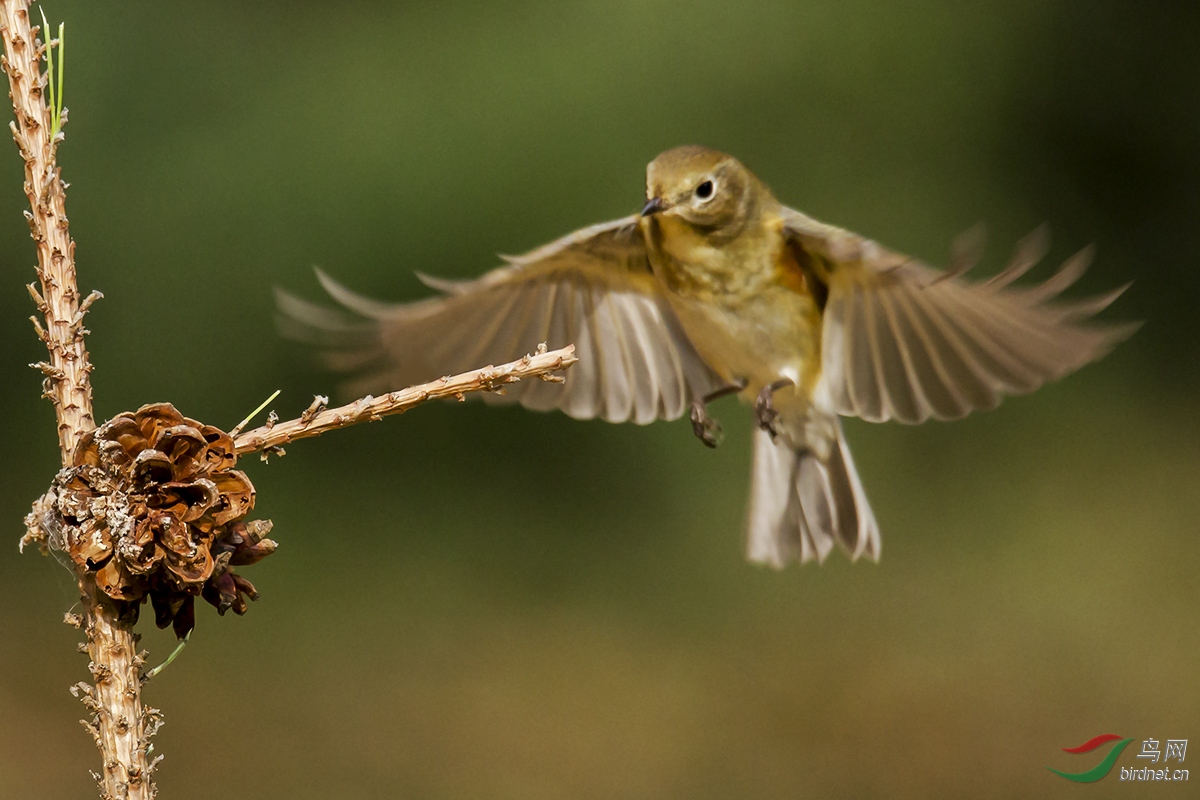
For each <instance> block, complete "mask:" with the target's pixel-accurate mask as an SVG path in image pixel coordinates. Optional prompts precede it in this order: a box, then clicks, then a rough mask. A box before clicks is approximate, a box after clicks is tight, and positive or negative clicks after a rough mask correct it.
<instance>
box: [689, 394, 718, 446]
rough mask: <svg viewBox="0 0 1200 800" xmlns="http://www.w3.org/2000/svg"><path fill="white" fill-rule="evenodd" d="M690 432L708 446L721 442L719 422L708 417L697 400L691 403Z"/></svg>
mask: <svg viewBox="0 0 1200 800" xmlns="http://www.w3.org/2000/svg"><path fill="white" fill-rule="evenodd" d="M692 433H694V434H696V438H697V439H699V440H700V441H702V442H704V444H705V445H706V446H708V447H712V448H715V447H716V446H717V445H718V444H720V443H721V435H722V431H721V423H719V422H717V421H716V420H715V419H713V418H712V417H710V416H709V415H708V412H706V411H705V410H704V404H703V403H701V402H700V401H698V400H697V401H695V402H693V403H692Z"/></svg>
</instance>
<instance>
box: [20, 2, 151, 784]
mask: <svg viewBox="0 0 1200 800" xmlns="http://www.w3.org/2000/svg"><path fill="white" fill-rule="evenodd" d="M36 35H37V29H36V28H31V27H30V24H29V4H28V2H27V0H4V2H3V3H2V4H0V38H2V39H3V43H4V57H3V62H2V66H3V69H4V72H5V73H6V74H7V75H8V83H9V89H10V96H11V98H12V102H13V113H14V115H15V117H16V120H15V121H14V122H13V123H11V124H10V128H11V129H12V133H13V139H14V141H16V143H17V149H18V151H19V152H20V155H21V158H22V160H23V161H24V162H25V194H26V196H27V197H28V198H29V207H30V210H29V211H27V212H26V213H25V218H26V219H27V220H28V222H29V231H30V234H31V235H32V237H33V241H34V242H35V243H36V245H37V254H38V266H37V272H38V282H39V284H40V291H39V290H38V288H37V287H34V286H33V285H30V287H29V293H30V295H31V296H32V297H33V300H34V302H35V303H36V304H37V307H38V311H40V312H41V313H42V314H43V315H44V317H45V320H46V325H45V328H43V327H42V326H41V325H40V324H39V322H38V320H37V319H36V318H35V319H34V329H35V330H36V331H37V334H38V337H39V338H40V339H41V340H42V341H43V342H45V343H46V349H47V350H48V351H49V359H48V360H47V361H44V362H41V363H39V364H36V365H35V366H37V367H38V368H39V369H40V370H41V371H42V372H43V373H44V374H45V376H46V378H45V381H44V383H43V387H44V394H45V395H46V396H47V397H49V398H50V400H51V402H53V403H54V412H55V415H56V417H57V420H58V440H59V449H60V450H61V455H62V462H63V466H67V465H69V464H70V463H71V458H72V455H73V454H74V452H75V446H76V444H77V443H78V442H79V440H80V438H81V437H82V436H83V435H84V434H85V433H87V432H88V431H90V430H91V429H92V428H94V427H95V422H94V420H93V418H92V388H91V381H90V379H89V373H90V372H91V370H92V365H91V363H90V362H89V361H88V355H87V348H86V347H85V346H84V343H83V337H84V335H85V334H86V333H87V331H86V330H85V329H84V327H83V316H84V314H85V313H86V312H87V307H88V306H90V305H91V303H92V301H93V300H95V299H96V297H98V296H99V295H98V294H97V295H90V296H89V297H88V299H86V300H84V301H83V302H82V303H81V302H80V298H79V290H78V288H77V285H76V281H75V243H74V242H73V241H72V240H71V235H70V232H69V230H68V227H67V212H66V193H65V190H66V184H65V183H63V180H62V175H61V172H60V171H59V168H58V164H57V163H56V161H55V153H56V150H57V148H58V143H59V142H60V141H61V140H62V135H61V133H60V134H58V135H57V136H52V134H51V129H52V125H53V122H52V114H51V110H50V108H49V106H48V105H47V103H46V97H45V94H44V87H45V78H44V76H43V75H42V72H41V67H40V64H39V58H40V55H41V53H42V46H39V43H38V41H37V39H36ZM45 46H46V47H48V46H49V45H48V44H47V45H45ZM79 588H80V592H81V594H82V599H83V607H84V611H85V619H84V623H83V627H84V632H85V633H86V634H87V651H88V655H89V656H90V657H91V664H89V669H90V670H91V673H92V676H93V681H94V685H93V686H87V687H86V689H87V692H86V693H84V694H83V699H84V700H85V703H86V705H87V706H88V708H89V710H91V711H93V713H94V717H93V718H92V720H91V721H90V722H85V726H86V727H87V728H88V730H89V731H91V733H92V735H93V737H94V738H95V740H96V745H97V747H99V749H100V755H101V758H102V759H103V768H102V771H101V773H100V774H99V775H97V782H98V783H99V784H100V790H101V793H102V795H103V796H104V797H105V798H130V800H140V799H141V798H150V797H153V796H154V784H153V782H152V780H151V777H150V773H151V769H152V767H151V765H150V763H149V762H148V760H147V754H146V751H147V747H148V745H149V737H150V735H152V730H153V729H155V728H156V727H157V726H156V720H157V711H155V710H153V709H143V708H142V703H141V691H140V687H141V683H140V678H139V676H138V671H139V669H140V667H141V657H140V655H139V654H138V652H137V635H136V634H135V633H134V632H133V629H132V625H130V624H129V623H127V622H125V621H122V620H121V619H120V617H119V615H118V613H117V610H116V609H115V607H114V606H113V604H112V602H111V601H109V600H108V598H107V597H105V595H104V594H103V592H100V591H99V590H98V589H97V588H96V586H95V584H94V583H93V582H91V581H89V580H83V579H81V582H80V587H79Z"/></svg>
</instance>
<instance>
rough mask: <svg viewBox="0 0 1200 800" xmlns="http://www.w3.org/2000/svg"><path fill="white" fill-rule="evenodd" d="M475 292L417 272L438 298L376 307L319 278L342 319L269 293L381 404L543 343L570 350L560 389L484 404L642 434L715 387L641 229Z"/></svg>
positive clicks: (532, 264)
mask: <svg viewBox="0 0 1200 800" xmlns="http://www.w3.org/2000/svg"><path fill="white" fill-rule="evenodd" d="M505 261H506V263H507V265H506V266H503V267H500V268H498V269H495V270H493V271H492V272H489V273H487V274H486V275H484V276H483V277H481V278H478V279H476V280H472V281H448V280H443V279H440V278H433V277H430V276H427V275H423V274H418V277H419V278H420V280H421V281H422V282H423V283H425V285H427V286H429V287H430V288H432V289H434V290H436V291H438V292H440V293H441V295H440V296H436V297H430V298H427V299H425V300H418V301H416V302H412V303H402V304H394V303H385V302H381V301H378V300H374V299H371V298H368V297H364V296H362V295H360V294H358V293H356V292H353V291H351V290H350V289H347V288H346V287H344V286H342V285H341V284H339V283H338V282H337V281H335V280H334V279H333V278H331V277H330V276H328V275H326V274H325V273H324V272H321V271H320V270H318V271H317V278H318V280H319V281H320V283H321V285H322V286H323V287H324V289H325V291H326V292H327V293H328V294H329V296H330V297H332V298H333V299H334V300H335V301H337V303H338V304H339V305H340V306H341V307H342V308H340V309H331V308H327V307H323V306H319V305H316V304H314V303H310V302H308V301H307V300H302V299H300V298H297V297H294V296H292V295H290V294H288V293H287V292H284V291H278V292H277V304H278V308H279V319H280V327H281V329H282V330H283V332H284V333H285V334H286V335H288V336H289V337H290V338H294V339H299V340H301V341H304V342H306V343H309V344H317V345H320V346H322V347H323V348H324V350H325V360H326V362H327V363H328V364H330V365H331V366H334V367H335V368H340V369H343V370H346V371H357V372H359V374H358V375H357V376H356V377H354V378H352V379H351V380H350V381H348V382H347V384H346V388H348V389H352V390H353V391H354V392H356V393H365V392H375V393H379V392H383V391H390V390H393V389H398V388H402V387H405V386H410V385H413V384H416V383H421V382H425V381H429V380H434V379H436V378H438V377H441V376H442V375H448V374H454V373H458V372H464V371H466V370H469V369H473V368H476V367H481V366H486V365H488V364H500V363H504V362H508V361H513V360H515V359H518V358H520V357H521V356H523V355H525V354H526V353H529V352H532V351H533V350H534V349H535V348H536V347H537V346H538V344H539V343H541V342H546V344H547V345H549V346H550V347H552V348H553V347H561V346H563V345H565V344H568V343H574V344H575V347H576V356H577V357H578V358H579V362H578V363H577V364H576V365H575V366H574V367H573V368H572V369H571V370H570V372H569V373H568V374H567V376H566V382H565V383H564V384H557V383H548V382H542V381H527V382H524V383H521V384H516V385H513V386H509V387H507V390H506V392H505V394H503V395H488V396H487V397H486V398H485V399H486V400H487V401H488V402H493V403H512V402H519V403H521V404H522V405H525V406H526V407H528V408H531V409H535V410H539V411H545V410H550V409H555V408H557V409H560V410H562V411H563V412H565V413H567V414H568V415H570V416H572V417H576V418H579V419H590V418H593V417H601V418H603V419H606V420H608V421H611V422H624V421H633V422H636V423H638V424H646V423H649V422H651V421H653V420H654V419H660V418H661V419H675V418H677V417H679V416H681V415H682V414H683V413H684V411H685V410H686V409H687V407H688V402H689V401H690V399H691V398H693V397H698V396H702V395H704V394H707V393H708V392H710V391H712V390H713V389H714V388H716V387H717V386H719V385H720V379H719V378H718V377H717V376H716V375H715V373H714V372H713V371H712V370H711V369H710V368H709V367H708V366H707V365H706V364H705V363H704V362H703V361H702V360H701V359H700V357H699V355H697V353H696V351H695V350H694V348H693V347H692V345H691V343H690V342H689V341H688V338H687V336H686V335H685V334H684V333H683V330H682V327H681V326H680V324H679V322H678V320H677V319H676V318H675V316H674V312H672V311H671V309H670V307H669V305H668V304H667V302H666V300H665V298H663V297H662V296H661V295H660V293H659V290H658V284H657V283H656V281H655V279H654V276H653V274H652V273H651V271H650V267H649V263H648V261H647V257H646V252H645V245H644V242H643V240H642V237H641V232H640V230H639V228H638V227H637V218H636V217H626V218H624V219H620V220H615V221H613V222H607V223H602V224H599V225H593V226H590V227H588V228H584V229H582V230H579V231H576V232H575V233H572V234H569V235H567V236H564V237H563V238H561V239H558V240H557V241H554V242H551V243H549V244H547V245H543V246H542V247H539V248H537V249H535V250H533V251H531V252H529V253H527V254H525V255H522V256H513V257H506V258H505Z"/></svg>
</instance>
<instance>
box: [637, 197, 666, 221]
mask: <svg viewBox="0 0 1200 800" xmlns="http://www.w3.org/2000/svg"><path fill="white" fill-rule="evenodd" d="M664 208H666V206H664V205H663V201H662V198H659V197H652V198H650V199H649V200H647V201H646V205H644V206H642V216H643V217H648V216H650V215H651V214H657V213H658V212H660V211H662V210H663V209H664Z"/></svg>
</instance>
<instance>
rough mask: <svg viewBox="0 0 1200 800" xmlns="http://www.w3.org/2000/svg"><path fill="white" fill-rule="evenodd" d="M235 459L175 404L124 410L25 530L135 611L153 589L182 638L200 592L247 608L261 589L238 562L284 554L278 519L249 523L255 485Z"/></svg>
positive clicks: (159, 614)
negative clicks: (273, 533) (275, 536)
mask: <svg viewBox="0 0 1200 800" xmlns="http://www.w3.org/2000/svg"><path fill="white" fill-rule="evenodd" d="M236 463H237V453H236V451H235V450H234V445H233V439H232V438H231V437H230V436H229V434H227V433H225V432H224V431H221V430H219V429H217V428H214V427H212V426H211V425H202V424H201V423H199V422H197V421H195V420H193V419H188V418H187V417H184V416H183V415H182V414H180V413H179V412H178V411H176V410H175V407H174V406H172V405H171V404H169V403H154V404H152V405H147V406H142V407H141V408H140V409H138V410H137V411H136V412H134V413H129V412H126V413H124V414H119V415H118V416H116V417H114V418H113V419H111V420H109V421H108V422H106V423H104V424H103V425H101V426H100V427H99V428H96V429H95V430H93V431H91V432H90V433H88V434H86V435H85V436H84V437H83V438H82V439H81V441H80V443H79V446H78V448H77V449H76V451H75V458H74V465H73V466H72V467H69V468H67V469H64V470H63V471H62V472H60V473H59V474H58V476H57V477H56V478H55V479H54V483H53V484H52V485H51V487H50V491H49V492H47V494H46V495H45V496H44V497H43V498H40V499H39V501H38V504H36V505H35V509H40V510H41V511H40V513H38V514H31V515H30V517H29V518H28V519H27V520H26V522H27V525H30V526H34V525H36V527H37V528H38V531H34V529H33V527H31V528H30V530H31V533H30V534H27V536H26V538H27V539H29V540H30V541H43V542H48V544H49V546H50V548H51V549H56V550H61V551H63V552H65V553H66V554H67V555H68V556H70V558H71V560H72V561H73V562H74V563H75V566H76V568H77V569H78V570H79V571H80V572H84V573H90V574H91V575H93V576H94V579H95V581H96V585H97V586H98V587H100V589H101V590H102V591H103V592H104V593H105V594H107V595H108V596H109V597H111V598H112V599H113V600H115V601H117V602H118V603H119V604H122V606H123V608H122V614H123V615H124V616H126V617H132V618H134V619H136V617H137V613H138V610H139V608H140V606H141V604H142V603H144V602H145V601H146V599H147V598H149V599H150V602H151V604H152V605H153V607H154V616H155V623H156V624H157V625H158V627H160V628H165V627H167V626H168V625H172V626H173V627H174V629H175V633H176V635H178V636H179V637H180V638H182V637H184V636H186V635H187V633H188V632H189V631H190V630H191V629H192V626H193V625H195V608H194V605H195V598H196V597H202V598H204V599H205V600H206V601H208V602H209V603H210V604H212V605H213V606H214V607H215V608H216V609H217V611H218V612H219V613H221V614H224V613H225V612H226V611H228V610H229V609H233V611H234V613H236V614H244V613H245V612H246V608H247V604H246V601H247V599H250V600H255V599H257V598H258V592H257V591H255V589H254V586H253V585H252V584H251V583H250V582H249V581H247V580H246V579H245V578H243V577H241V576H240V575H237V574H235V573H234V572H233V570H232V569H230V567H231V565H232V566H244V565H248V564H254V563H256V562H258V561H260V560H262V559H263V558H265V557H266V556H268V555H270V554H271V553H273V552H274V551H275V547H276V544H275V542H273V541H271V540H270V539H267V538H265V537H266V534H267V533H269V532H270V530H271V523H270V520H250V521H247V520H245V516H246V515H247V514H248V513H250V511H251V509H253V508H254V485H253V484H252V483H250V479H249V478H248V477H246V475H245V473H243V472H240V471H239V470H236V469H234V466H235V465H236Z"/></svg>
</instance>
